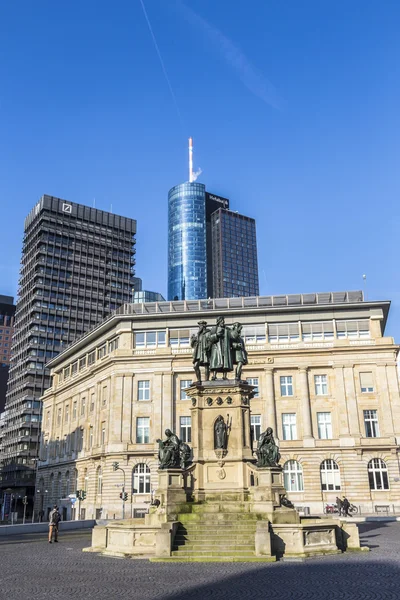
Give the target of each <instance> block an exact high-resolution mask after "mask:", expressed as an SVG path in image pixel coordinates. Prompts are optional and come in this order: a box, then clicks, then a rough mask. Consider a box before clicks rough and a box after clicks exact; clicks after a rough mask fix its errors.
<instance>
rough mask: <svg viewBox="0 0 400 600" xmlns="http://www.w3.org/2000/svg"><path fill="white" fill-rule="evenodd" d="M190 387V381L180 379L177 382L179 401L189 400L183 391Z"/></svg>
mask: <svg viewBox="0 0 400 600" xmlns="http://www.w3.org/2000/svg"><path fill="white" fill-rule="evenodd" d="M191 385H192V380H191V379H181V381H180V382H179V391H180V394H179V397H180V399H181V400H189V396H187V395H186V392H185V389H186V388H188V387H190V386H191Z"/></svg>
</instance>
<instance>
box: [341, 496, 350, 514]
mask: <svg viewBox="0 0 400 600" xmlns="http://www.w3.org/2000/svg"><path fill="white" fill-rule="evenodd" d="M349 508H350V502H349V501H348V500H347V498H346V496H343V500H342V514H343V516H344V517H348V516H349Z"/></svg>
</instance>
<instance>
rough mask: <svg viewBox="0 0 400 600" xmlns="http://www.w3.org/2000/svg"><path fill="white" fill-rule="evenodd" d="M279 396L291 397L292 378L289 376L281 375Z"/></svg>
mask: <svg viewBox="0 0 400 600" xmlns="http://www.w3.org/2000/svg"><path fill="white" fill-rule="evenodd" d="M280 382H281V396H293V377H292V376H291V375H281V377H280Z"/></svg>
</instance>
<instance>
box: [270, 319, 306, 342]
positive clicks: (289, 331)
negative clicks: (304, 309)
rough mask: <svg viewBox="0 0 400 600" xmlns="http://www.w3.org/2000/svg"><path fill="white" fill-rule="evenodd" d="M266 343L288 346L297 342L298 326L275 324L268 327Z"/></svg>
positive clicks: (298, 336) (293, 324)
mask: <svg viewBox="0 0 400 600" xmlns="http://www.w3.org/2000/svg"><path fill="white" fill-rule="evenodd" d="M268 341H269V343H270V344H276V343H278V344H289V343H297V342H299V341H300V333H299V324H298V323H276V324H270V325H268Z"/></svg>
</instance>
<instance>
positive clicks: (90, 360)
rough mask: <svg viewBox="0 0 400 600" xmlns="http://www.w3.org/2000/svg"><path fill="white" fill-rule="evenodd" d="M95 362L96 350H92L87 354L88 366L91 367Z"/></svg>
mask: <svg viewBox="0 0 400 600" xmlns="http://www.w3.org/2000/svg"><path fill="white" fill-rule="evenodd" d="M95 362H96V350H92V351H91V352H89V354H88V355H87V364H88V367H90V366H91V365H93V364H94V363H95Z"/></svg>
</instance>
